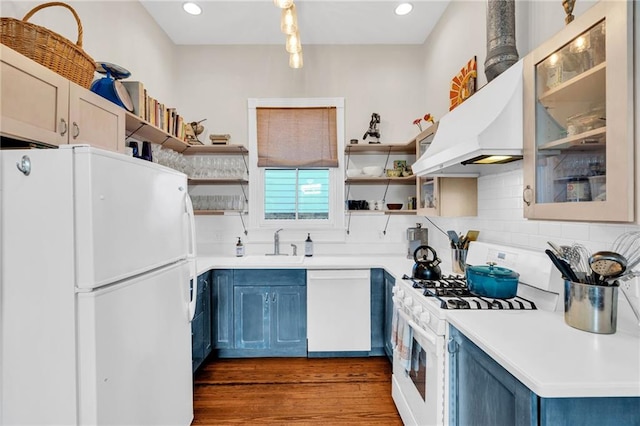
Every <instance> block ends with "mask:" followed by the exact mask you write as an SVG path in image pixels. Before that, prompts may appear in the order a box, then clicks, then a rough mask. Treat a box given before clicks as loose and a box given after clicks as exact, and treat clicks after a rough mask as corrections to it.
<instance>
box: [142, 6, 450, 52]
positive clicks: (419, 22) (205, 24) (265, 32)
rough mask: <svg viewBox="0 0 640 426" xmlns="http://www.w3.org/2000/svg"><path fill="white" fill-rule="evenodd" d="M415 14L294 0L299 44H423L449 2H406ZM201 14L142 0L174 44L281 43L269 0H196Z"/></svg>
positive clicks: (276, 17)
mask: <svg viewBox="0 0 640 426" xmlns="http://www.w3.org/2000/svg"><path fill="white" fill-rule="evenodd" d="M410 1H411V3H413V6H414V7H413V11H412V12H411V13H410V14H409V15H406V16H396V15H395V14H394V9H395V7H396V5H398V4H399V3H400V1H385V0H370V1H352V0H338V1H336V0H333V1H332V0H295V2H294V3H295V5H296V9H297V13H298V27H299V31H300V39H301V40H302V45H303V46H304V45H305V44H422V43H423V42H424V41H425V39H426V38H427V35H428V34H429V33H430V32H431V30H432V29H433V27H434V25H435V24H436V23H437V21H438V19H440V16H441V15H442V13H443V12H444V10H445V9H446V7H447V5H448V4H449V1H450V0H410ZM195 2H196V3H198V4H199V5H200V6H201V7H202V14H201V15H199V16H191V15H188V14H187V13H185V12H184V11H183V10H182V3H183V0H178V1H176V0H157V1H148V0H140V3H142V5H143V6H144V7H145V8H146V9H147V11H148V12H149V14H150V15H151V16H152V17H153V19H154V20H155V21H156V22H157V23H158V25H159V26H160V27H161V28H163V29H164V31H165V32H166V33H167V35H168V36H169V37H170V38H171V40H173V42H174V43H175V44H180V45H197V44H200V45H205V44H283V43H284V40H285V38H284V35H283V34H282V33H281V32H280V9H279V8H277V7H276V6H274V4H273V1H272V0H255V1H245V0H231V1H229V0H195Z"/></svg>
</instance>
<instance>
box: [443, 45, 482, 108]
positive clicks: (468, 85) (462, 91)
mask: <svg viewBox="0 0 640 426" xmlns="http://www.w3.org/2000/svg"><path fill="white" fill-rule="evenodd" d="M477 76H478V71H477V66H476V57H475V56H474V57H473V58H471V59H470V60H469V62H467V65H465V66H464V67H462V69H461V70H460V72H459V73H458V75H456V76H455V77H453V80H451V89H450V90H449V111H451V110H453V109H454V108H455V107H457V106H458V105H460V104H461V103H462V102H464V100H465V99H467V98H468V97H469V96H471V95H473V94H474V93H475V91H476V78H477Z"/></svg>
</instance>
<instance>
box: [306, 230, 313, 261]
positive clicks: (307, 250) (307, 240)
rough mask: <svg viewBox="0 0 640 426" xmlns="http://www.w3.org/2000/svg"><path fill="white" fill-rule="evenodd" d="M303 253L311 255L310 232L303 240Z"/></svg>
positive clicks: (311, 242) (307, 255)
mask: <svg viewBox="0 0 640 426" xmlns="http://www.w3.org/2000/svg"><path fill="white" fill-rule="evenodd" d="M304 255H305V256H306V257H311V256H313V241H311V234H310V233H309V234H307V239H306V240H304Z"/></svg>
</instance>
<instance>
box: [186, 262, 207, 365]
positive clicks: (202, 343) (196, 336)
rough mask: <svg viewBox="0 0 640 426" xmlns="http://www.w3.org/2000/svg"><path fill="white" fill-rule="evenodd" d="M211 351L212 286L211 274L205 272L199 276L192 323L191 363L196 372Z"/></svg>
mask: <svg viewBox="0 0 640 426" xmlns="http://www.w3.org/2000/svg"><path fill="white" fill-rule="evenodd" d="M191 291H193V287H192V288H191ZM211 351H212V344H211V286H210V273H209V272H205V273H203V274H201V275H199V276H198V290H197V294H196V311H195V315H194V317H193V320H192V321H191V363H192V369H193V371H194V372H195V371H196V370H197V369H198V368H199V367H200V365H202V363H203V362H204V360H205V359H206V358H207V357H208V356H209V354H210V353H211Z"/></svg>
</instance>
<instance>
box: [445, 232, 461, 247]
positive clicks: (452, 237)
mask: <svg viewBox="0 0 640 426" xmlns="http://www.w3.org/2000/svg"><path fill="white" fill-rule="evenodd" d="M447 235H448V236H449V240H451V248H457V247H458V243H459V242H460V237H458V234H457V233H456V231H447Z"/></svg>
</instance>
